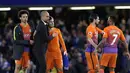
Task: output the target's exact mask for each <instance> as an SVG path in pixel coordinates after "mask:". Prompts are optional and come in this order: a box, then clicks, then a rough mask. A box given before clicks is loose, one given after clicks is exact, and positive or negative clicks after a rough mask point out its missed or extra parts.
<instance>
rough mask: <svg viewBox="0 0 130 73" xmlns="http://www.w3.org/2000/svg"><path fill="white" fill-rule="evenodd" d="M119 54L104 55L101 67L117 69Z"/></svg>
mask: <svg viewBox="0 0 130 73" xmlns="http://www.w3.org/2000/svg"><path fill="white" fill-rule="evenodd" d="M116 60H117V54H116V53H115V54H109V53H104V54H103V55H102V57H101V60H100V65H101V66H107V67H113V68H115V67H116Z"/></svg>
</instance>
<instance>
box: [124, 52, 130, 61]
mask: <svg viewBox="0 0 130 73" xmlns="http://www.w3.org/2000/svg"><path fill="white" fill-rule="evenodd" d="M124 55H125V56H126V57H127V58H128V60H130V53H129V52H124Z"/></svg>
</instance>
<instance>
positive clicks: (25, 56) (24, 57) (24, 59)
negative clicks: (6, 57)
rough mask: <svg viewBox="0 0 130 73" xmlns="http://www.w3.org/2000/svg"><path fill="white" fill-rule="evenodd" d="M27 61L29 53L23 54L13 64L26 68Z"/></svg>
mask: <svg viewBox="0 0 130 73" xmlns="http://www.w3.org/2000/svg"><path fill="white" fill-rule="evenodd" d="M29 60H30V59H29V52H24V53H23V55H22V57H21V59H20V60H15V64H16V65H20V66H22V67H23V68H27V67H28V66H29Z"/></svg>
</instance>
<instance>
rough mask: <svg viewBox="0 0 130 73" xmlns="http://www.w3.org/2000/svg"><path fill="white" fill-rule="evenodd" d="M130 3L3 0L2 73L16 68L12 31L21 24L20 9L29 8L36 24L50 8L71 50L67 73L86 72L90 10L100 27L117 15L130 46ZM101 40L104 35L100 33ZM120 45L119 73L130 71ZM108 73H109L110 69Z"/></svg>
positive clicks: (117, 0)
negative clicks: (98, 17) (87, 30)
mask: <svg viewBox="0 0 130 73" xmlns="http://www.w3.org/2000/svg"><path fill="white" fill-rule="evenodd" d="M129 4H130V1H129V0H99V1H96V0H90V1H85V0H75V1H74V0H72V1H69V0H65V1H62V0H61V1H56V0H47V1H40V0H37V1H34V0H33V1H31V0H22V1H15V0H14V1H7V0H4V1H2V2H1V3H0V6H1V7H0V73H13V70H14V61H13V59H12V37H13V35H12V33H13V28H14V26H15V25H17V24H18V23H19V19H18V16H17V13H18V11H19V10H21V9H26V10H28V11H29V12H30V15H29V23H31V24H32V25H35V27H36V25H37V24H38V22H39V20H40V11H41V10H48V11H49V13H50V15H51V16H53V17H54V18H55V26H56V27H58V28H60V29H61V31H62V35H63V38H64V40H65V43H66V47H67V50H68V53H69V60H70V64H69V66H70V69H69V71H68V72H66V73H87V63H86V59H85V55H84V50H85V48H86V38H85V30H86V27H87V26H88V25H89V23H88V16H89V15H90V13H97V14H98V15H99V16H100V24H99V25H98V27H99V28H101V29H103V28H104V27H106V26H107V17H108V15H114V16H116V18H117V23H116V25H117V26H118V27H119V28H121V29H122V31H123V32H124V34H125V37H126V40H127V42H128V44H129V46H130V6H128V5H129ZM119 5H120V6H119ZM121 5H123V6H121ZM124 5H125V6H124ZM10 6H11V7H10ZM31 6H33V7H31ZM72 6H74V7H72ZM78 6H79V7H78ZM100 40H101V35H99V41H100ZM118 47H119V52H118V60H117V67H116V73H130V61H128V60H127V58H126V57H124V56H123V54H122V51H123V47H122V44H119V45H118ZM129 49H130V48H129ZM99 56H100V54H99ZM35 68H36V67H35V64H34V62H33V57H31V64H30V72H28V73H35V72H34V71H35ZM106 73H108V70H107V69H106Z"/></svg>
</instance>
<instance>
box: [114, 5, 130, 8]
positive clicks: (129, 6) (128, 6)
mask: <svg viewBox="0 0 130 73" xmlns="http://www.w3.org/2000/svg"><path fill="white" fill-rule="evenodd" d="M114 8H115V9H130V6H115V7H114Z"/></svg>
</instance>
